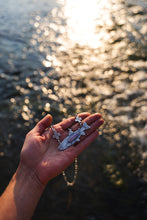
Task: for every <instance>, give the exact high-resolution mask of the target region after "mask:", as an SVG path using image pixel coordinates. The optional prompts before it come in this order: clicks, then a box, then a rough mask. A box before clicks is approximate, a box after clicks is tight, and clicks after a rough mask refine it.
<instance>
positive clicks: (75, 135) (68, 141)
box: [51, 116, 90, 151]
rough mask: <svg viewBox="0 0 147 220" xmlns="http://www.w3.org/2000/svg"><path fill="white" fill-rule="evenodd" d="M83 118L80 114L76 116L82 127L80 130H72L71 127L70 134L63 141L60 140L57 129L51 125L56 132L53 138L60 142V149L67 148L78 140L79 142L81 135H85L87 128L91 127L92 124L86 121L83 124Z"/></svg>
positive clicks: (76, 120)
mask: <svg viewBox="0 0 147 220" xmlns="http://www.w3.org/2000/svg"><path fill="white" fill-rule="evenodd" d="M81 121H82V119H81V118H79V117H78V116H76V118H75V122H78V123H79V124H80V126H81V127H80V128H78V130H76V131H72V130H71V129H69V134H68V136H67V137H66V138H65V139H64V140H63V141H62V142H60V139H59V137H60V134H59V133H57V132H56V130H55V129H54V127H53V126H51V128H52V130H53V132H54V135H53V138H55V139H56V140H57V141H58V143H59V146H58V149H59V150H62V151H63V150H66V149H67V148H69V147H71V146H72V145H74V144H75V143H76V142H79V141H80V137H81V136H82V135H83V136H84V135H85V132H84V131H86V130H88V129H89V128H90V126H88V125H87V123H86V122H84V123H83V124H82V123H81Z"/></svg>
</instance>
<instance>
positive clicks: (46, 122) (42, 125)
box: [33, 114, 52, 135]
mask: <svg viewBox="0 0 147 220" xmlns="http://www.w3.org/2000/svg"><path fill="white" fill-rule="evenodd" d="M51 123H52V116H51V115H49V114H48V115H46V116H45V117H44V118H43V119H42V120H41V121H39V122H38V123H37V125H36V126H35V128H34V129H33V131H34V132H35V133H39V135H41V134H42V133H43V132H44V131H45V129H46V128H47V127H49V126H50V125H51Z"/></svg>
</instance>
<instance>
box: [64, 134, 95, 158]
mask: <svg viewBox="0 0 147 220" xmlns="http://www.w3.org/2000/svg"><path fill="white" fill-rule="evenodd" d="M98 135H99V132H98V131H97V130H96V131H94V132H93V133H91V134H90V135H89V136H87V137H86V138H85V139H84V140H82V141H81V142H79V143H78V144H77V145H76V146H72V147H70V148H68V149H67V150H66V153H67V154H71V155H74V157H75V155H76V156H78V155H79V154H80V153H81V152H82V151H83V150H84V149H86V148H87V147H88V146H89V145H90V144H91V143H92V142H93V141H94V140H95V139H96V138H97V136H98Z"/></svg>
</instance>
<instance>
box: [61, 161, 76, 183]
mask: <svg viewBox="0 0 147 220" xmlns="http://www.w3.org/2000/svg"><path fill="white" fill-rule="evenodd" d="M74 164H75V166H74V177H73V180H72V181H71V182H70V181H69V180H68V178H67V175H66V173H65V170H64V171H63V172H62V175H63V178H64V180H65V182H66V184H67V186H73V185H74V184H75V182H76V179H77V174H78V158H77V157H76V158H75V161H74Z"/></svg>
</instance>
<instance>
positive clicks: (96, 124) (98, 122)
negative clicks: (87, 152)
mask: <svg viewBox="0 0 147 220" xmlns="http://www.w3.org/2000/svg"><path fill="white" fill-rule="evenodd" d="M103 123H104V120H103V119H102V118H100V119H98V120H96V121H94V122H93V123H92V124H91V125H90V129H88V130H87V131H85V136H81V139H80V141H82V140H83V139H85V137H87V136H89V135H90V134H91V133H93V132H95V130H97V129H98V128H99V127H100V126H101V125H102V124H103Z"/></svg>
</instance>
